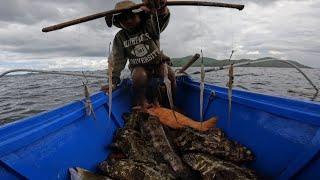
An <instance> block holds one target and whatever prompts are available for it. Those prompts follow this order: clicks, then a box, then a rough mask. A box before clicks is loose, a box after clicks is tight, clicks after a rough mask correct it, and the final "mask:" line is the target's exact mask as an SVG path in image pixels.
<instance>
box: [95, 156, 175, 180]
mask: <svg viewBox="0 0 320 180" xmlns="http://www.w3.org/2000/svg"><path fill="white" fill-rule="evenodd" d="M99 169H100V170H101V171H102V172H104V173H105V174H108V175H109V176H111V177H112V178H115V179H121V180H134V179H137V180H138V179H144V180H149V179H150V180H152V179H159V180H171V179H175V177H174V176H173V175H172V174H170V173H169V172H168V171H167V168H166V167H165V166H157V165H154V164H145V163H140V162H135V161H133V160H131V159H122V160H118V161H115V162H107V161H104V162H102V163H100V165H99Z"/></svg>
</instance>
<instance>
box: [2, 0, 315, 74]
mask: <svg viewBox="0 0 320 180" xmlns="http://www.w3.org/2000/svg"><path fill="white" fill-rule="evenodd" d="M116 2H118V1H114V0H113V1H103V0H91V1H76V0H69V1H64V0H56V1H49V0H33V1H24V0H11V1H4V2H3V3H2V4H1V7H0V67H1V69H0V71H3V69H4V68H9V65H8V63H9V62H10V63H11V64H12V65H13V64H15V65H17V66H10V68H13V67H24V66H28V64H30V62H32V63H33V62H36V63H33V64H39V66H36V67H39V68H50V67H59V64H60V66H61V63H62V64H63V63H64V66H65V67H67V68H72V67H74V68H79V59H83V60H85V62H86V63H84V64H83V65H84V66H88V67H89V68H91V69H93V68H99V67H100V66H103V65H104V63H105V61H103V60H104V59H106V57H107V55H108V44H109V42H110V41H112V40H113V37H114V35H115V34H116V33H117V31H118V30H119V29H118V28H115V27H113V28H108V27H107V26H106V25H105V22H104V20H103V19H98V20H95V21H91V22H87V23H83V24H80V25H77V26H73V27H68V28H65V29H62V30H60V31H56V32H50V33H42V32H41V29H42V28H43V27H45V26H48V25H52V24H56V23H59V22H63V21H66V20H70V19H73V18H78V17H81V16H84V15H89V14H92V13H96V12H101V11H105V10H108V9H112V8H113V7H114V5H115V3H116ZM136 2H139V1H138V0H137V1H136ZM224 2H225V1H224ZM228 2H231V3H244V4H245V5H246V7H245V9H244V10H243V11H237V10H231V9H222V8H210V7H170V10H171V13H172V16H171V20H170V24H169V26H168V27H167V29H166V30H165V31H164V32H163V33H162V34H161V47H162V49H163V50H164V52H166V53H167V54H168V55H169V56H171V57H181V56H186V55H190V54H194V53H199V52H200V50H203V53H204V55H205V56H210V57H213V58H218V59H226V58H228V57H229V56H230V53H231V51H232V50H236V53H235V54H234V59H240V58H258V57H263V56H270V55H272V56H275V57H279V58H281V57H286V58H288V59H292V60H298V61H299V62H301V63H303V64H307V65H310V66H318V67H319V65H318V64H319V63H318V56H319V53H320V45H319V44H320V38H319V37H320V19H319V18H318V17H319V16H320V12H319V11H318V8H319V7H320V1H301V0H299V1H298V0H247V1H245V0H229V1H228ZM256 52H259V53H258V54H257V53H256ZM61 59H63V60H61ZM4 62H6V65H5V66H6V67H4ZM10 63H9V64H10Z"/></svg>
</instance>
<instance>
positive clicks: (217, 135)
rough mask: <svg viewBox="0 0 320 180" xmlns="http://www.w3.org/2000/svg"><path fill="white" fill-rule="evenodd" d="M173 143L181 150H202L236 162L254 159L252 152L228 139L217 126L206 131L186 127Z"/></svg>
mask: <svg viewBox="0 0 320 180" xmlns="http://www.w3.org/2000/svg"><path fill="white" fill-rule="evenodd" d="M174 144H175V145H176V146H177V147H178V148H179V149H180V150H181V151H182V152H202V153H206V154H210V155H214V156H216V157H219V158H222V159H224V160H228V161H232V162H236V163H243V162H250V161H252V160H254V156H253V153H252V152H251V151H250V150H249V149H247V148H246V147H244V146H242V145H241V144H239V143H237V142H234V141H230V140H228V139H227V137H226V136H225V134H224V133H223V132H222V131H221V129H218V128H212V129H210V130H209V131H207V132H199V131H196V130H194V129H191V128H187V129H185V130H184V131H183V132H182V133H181V134H180V135H179V136H178V137H176V138H175V140H174Z"/></svg>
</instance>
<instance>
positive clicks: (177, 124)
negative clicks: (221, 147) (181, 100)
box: [147, 106, 217, 131]
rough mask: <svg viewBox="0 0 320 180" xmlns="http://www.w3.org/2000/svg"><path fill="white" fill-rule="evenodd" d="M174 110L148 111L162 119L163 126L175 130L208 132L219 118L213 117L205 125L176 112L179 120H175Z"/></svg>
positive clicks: (159, 109) (152, 109)
mask: <svg viewBox="0 0 320 180" xmlns="http://www.w3.org/2000/svg"><path fill="white" fill-rule="evenodd" d="M171 111H172V110H170V109H167V108H164V107H157V106H154V107H151V108H149V109H148V110H147V112H148V113H149V114H151V115H153V116H157V117H158V118H159V119H160V122H161V123H162V124H163V125H166V126H169V127H170V128H173V129H181V128H185V127H191V128H193V129H196V130H199V131H208V130H209V129H210V128H213V127H215V126H216V124H217V118H216V117H212V118H210V119H208V120H207V121H204V122H203V123H201V122H197V121H194V120H192V119H190V118H188V117H187V116H185V115H183V114H181V113H179V112H175V114H176V118H177V120H174V118H175V117H174V116H173V114H172V112H171Z"/></svg>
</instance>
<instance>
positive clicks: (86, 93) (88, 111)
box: [82, 82, 96, 119]
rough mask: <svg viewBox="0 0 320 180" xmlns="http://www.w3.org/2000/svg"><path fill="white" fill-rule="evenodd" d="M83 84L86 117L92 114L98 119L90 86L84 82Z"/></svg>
mask: <svg viewBox="0 0 320 180" xmlns="http://www.w3.org/2000/svg"><path fill="white" fill-rule="evenodd" d="M82 84H83V88H84V96H85V108H86V115H87V116H90V115H91V114H92V115H93V118H94V119H96V114H95V113H94V110H93V106H92V101H91V98H90V92H89V88H88V85H87V83H84V82H82Z"/></svg>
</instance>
